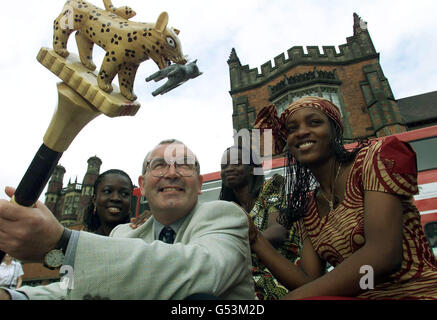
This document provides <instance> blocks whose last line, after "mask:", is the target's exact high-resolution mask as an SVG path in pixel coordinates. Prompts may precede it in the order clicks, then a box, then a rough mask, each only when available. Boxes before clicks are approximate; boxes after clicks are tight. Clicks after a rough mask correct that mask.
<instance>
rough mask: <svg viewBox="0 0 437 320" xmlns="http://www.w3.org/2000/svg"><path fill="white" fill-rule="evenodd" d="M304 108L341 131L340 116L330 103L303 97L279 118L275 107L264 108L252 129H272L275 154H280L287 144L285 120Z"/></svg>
mask: <svg viewBox="0 0 437 320" xmlns="http://www.w3.org/2000/svg"><path fill="white" fill-rule="evenodd" d="M305 107H310V108H314V109H317V110H319V111H321V112H323V113H324V114H326V115H327V116H328V117H329V118H331V119H332V120H333V121H334V122H335V123H336V124H337V125H338V126H339V127H340V129H341V131H343V124H342V122H341V114H340V110H339V109H338V107H337V106H336V105H334V104H333V103H332V102H331V101H329V100H327V99H324V98H319V97H304V98H301V99H299V100H296V101H295V102H292V103H291V104H290V105H289V106H288V107H287V109H285V110H284V111H283V112H282V113H281V116H280V117H278V114H277V112H276V107H275V106H274V105H273V104H271V105H269V106H267V107H264V108H262V109H261V110H260V112H259V113H258V115H257V117H256V120H255V125H254V127H255V128H257V129H272V135H273V138H274V139H275V152H276V153H277V154H279V153H282V151H283V149H284V146H285V144H286V143H287V130H286V128H285V124H286V122H287V119H288V117H289V116H290V115H292V114H293V113H294V112H295V111H297V110H299V109H301V108H305Z"/></svg>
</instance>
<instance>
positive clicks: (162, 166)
mask: <svg viewBox="0 0 437 320" xmlns="http://www.w3.org/2000/svg"><path fill="white" fill-rule="evenodd" d="M172 164H173V165H174V168H175V171H176V173H178V174H179V175H180V176H182V177H191V176H192V175H193V174H194V172H195V171H197V168H198V163H197V161H196V159H194V158H181V159H177V160H175V161H169V162H167V161H166V160H165V159H163V158H155V159H151V160H149V161H147V166H146V168H148V169H149V170H150V172H151V174H152V176H154V177H157V178H160V177H163V176H164V175H165V174H166V173H167V172H168V170H169V168H170V165H172Z"/></svg>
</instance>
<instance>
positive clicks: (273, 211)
mask: <svg viewBox="0 0 437 320" xmlns="http://www.w3.org/2000/svg"><path fill="white" fill-rule="evenodd" d="M244 152H246V154H247V155H248V157H247V159H248V162H249V163H247V164H244V163H243V159H245V158H244V157H243V153H244ZM254 157H256V156H255V155H254V154H253V152H250V151H249V150H248V149H246V148H242V147H236V146H233V147H230V148H228V149H226V150H225V152H224V153H223V157H222V161H221V177H222V189H221V192H220V200H225V201H234V202H235V203H237V204H238V205H240V206H241V207H242V208H243V209H244V210H245V211H246V212H249V214H250V216H251V217H252V218H253V219H254V223H255V225H256V227H257V228H258V230H260V231H261V232H262V234H263V236H264V238H265V239H267V240H268V241H269V242H270V243H271V244H272V245H273V246H274V247H275V248H276V249H277V250H278V252H279V253H280V254H281V255H283V256H284V257H285V258H286V259H287V260H289V261H291V262H293V263H295V262H296V260H297V259H298V250H299V236H298V234H297V232H296V230H295V228H289V229H285V228H284V227H283V226H281V225H280V224H279V223H278V222H277V221H276V220H277V218H278V215H279V210H280V208H281V207H283V206H284V203H283V201H284V199H285V197H284V182H285V181H284V180H285V179H284V178H283V177H282V176H281V175H279V174H275V175H274V176H273V177H272V178H270V179H269V180H267V181H266V182H264V172H263V171H262V165H261V163H260V162H259V161H257V160H256V159H254ZM252 274H253V279H254V282H255V294H256V298H257V299H259V300H273V299H280V298H282V297H283V296H285V295H286V294H287V293H288V290H287V289H286V288H285V287H284V286H282V285H281V284H280V283H279V282H278V281H277V280H276V279H275V278H274V277H273V276H272V274H271V273H270V272H269V270H268V269H267V268H266V267H265V266H264V265H263V264H262V263H261V262H260V261H259V260H258V258H257V257H256V255H255V254H252Z"/></svg>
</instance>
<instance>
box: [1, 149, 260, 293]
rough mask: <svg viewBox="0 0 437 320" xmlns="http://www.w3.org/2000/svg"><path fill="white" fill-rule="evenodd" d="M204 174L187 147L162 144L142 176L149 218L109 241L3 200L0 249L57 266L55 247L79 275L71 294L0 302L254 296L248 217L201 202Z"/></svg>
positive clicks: (55, 287) (224, 205) (53, 288)
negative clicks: (69, 227) (199, 200)
mask: <svg viewBox="0 0 437 320" xmlns="http://www.w3.org/2000/svg"><path fill="white" fill-rule="evenodd" d="M199 172H200V169H199V164H198V161H197V159H196V156H195V155H194V154H193V153H192V152H191V150H189V149H188V148H187V147H186V146H185V145H184V144H183V143H181V142H179V141H176V140H167V141H163V142H161V143H160V144H158V145H157V146H156V147H155V148H154V149H153V150H152V151H151V152H149V153H148V155H147V156H146V158H145V160H144V164H143V172H142V175H141V176H140V177H139V179H138V182H139V185H140V188H141V192H142V194H143V196H145V197H146V198H147V201H148V203H149V205H150V211H151V213H152V218H150V219H149V220H148V221H147V222H146V223H144V224H143V225H141V226H140V227H138V228H136V229H132V228H131V227H130V226H129V225H128V224H126V225H120V226H118V227H116V228H115V229H114V230H113V231H112V233H111V235H110V237H102V236H98V235H94V234H91V233H87V232H82V231H81V232H77V231H72V232H71V231H70V230H68V229H64V227H62V226H61V225H60V224H59V222H58V221H57V220H56V219H55V218H54V217H53V215H52V214H51V213H50V212H49V211H48V209H47V208H46V207H45V206H44V205H43V204H41V203H39V204H38V205H37V208H24V207H21V206H17V205H15V204H12V203H10V202H8V201H6V200H0V249H1V250H4V251H6V252H9V253H10V254H11V255H13V256H15V257H17V258H19V259H22V260H26V261H38V262H43V261H45V262H46V263H47V264H49V265H50V264H53V263H55V262H53V261H54V260H53V259H52V260H50V257H51V256H54V255H55V253H57V252H55V251H56V250H53V249H55V248H58V249H61V251H64V252H65V258H64V260H63V265H64V266H71V267H72V270H73V274H74V282H72V283H70V284H69V286H70V288H69V289H67V290H63V289H61V287H60V286H59V284H52V285H50V286H45V287H37V288H29V287H26V288H24V289H22V292H17V291H8V292H6V291H4V290H1V292H0V297H1V296H3V298H9V297H10V296H12V298H13V299H20V298H23V297H24V298H26V299H27V298H30V299H43V298H53V299H56V298H58V299H59V298H64V297H65V298H67V299H84V298H85V299H86V298H109V299H184V298H186V297H188V296H190V295H193V294H198V293H202V294H207V295H212V296H214V297H217V298H221V299H254V286H253V280H252V276H251V260H250V248H249V241H248V221H247V217H246V215H245V213H244V212H243V210H242V209H240V208H239V207H238V206H237V205H235V204H233V203H229V202H223V201H212V202H208V203H204V204H199V203H198V195H199V194H200V192H201V191H200V190H201V185H202V176H201V175H200V174H199ZM6 191H7V193H8V195H10V196H11V195H12V194H13V190H12V189H10V188H7V190H6ZM29 221H30V222H29ZM36 226H38V227H36ZM169 228H171V230H170V229H169ZM8 230H15V231H8ZM17 230H19V231H17ZM159 239H162V241H159ZM157 240H158V241H157ZM166 242H168V243H166ZM47 253H49V254H48V255H47ZM71 287H73V288H71ZM23 293H25V295H24V294H23Z"/></svg>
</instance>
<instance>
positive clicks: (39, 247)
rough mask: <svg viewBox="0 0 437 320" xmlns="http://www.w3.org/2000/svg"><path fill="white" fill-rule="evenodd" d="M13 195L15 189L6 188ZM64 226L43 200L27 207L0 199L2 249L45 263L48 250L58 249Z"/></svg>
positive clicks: (25, 259) (21, 257)
mask: <svg viewBox="0 0 437 320" xmlns="http://www.w3.org/2000/svg"><path fill="white" fill-rule="evenodd" d="M5 192H6V194H7V195H8V196H9V197H12V196H13V194H14V192H15V189H14V188H11V187H6V188H5ZM63 230H64V227H63V226H62V225H61V224H60V223H59V222H58V220H57V219H56V218H55V217H54V216H53V214H52V213H51V212H50V210H49V209H48V208H47V207H46V206H45V205H44V204H43V203H41V202H39V201H38V202H37V203H36V204H35V206H34V207H32V208H28V207H23V206H20V205H17V204H14V203H11V202H9V201H7V200H0V249H1V250H3V251H4V252H7V253H9V254H10V255H12V256H13V257H15V258H17V259H19V260H23V261H28V262H43V259H44V256H45V254H46V253H47V252H49V251H50V250H52V249H54V248H55V247H56V245H57V243H58V241H59V239H60V238H61V236H62V232H63Z"/></svg>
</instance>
